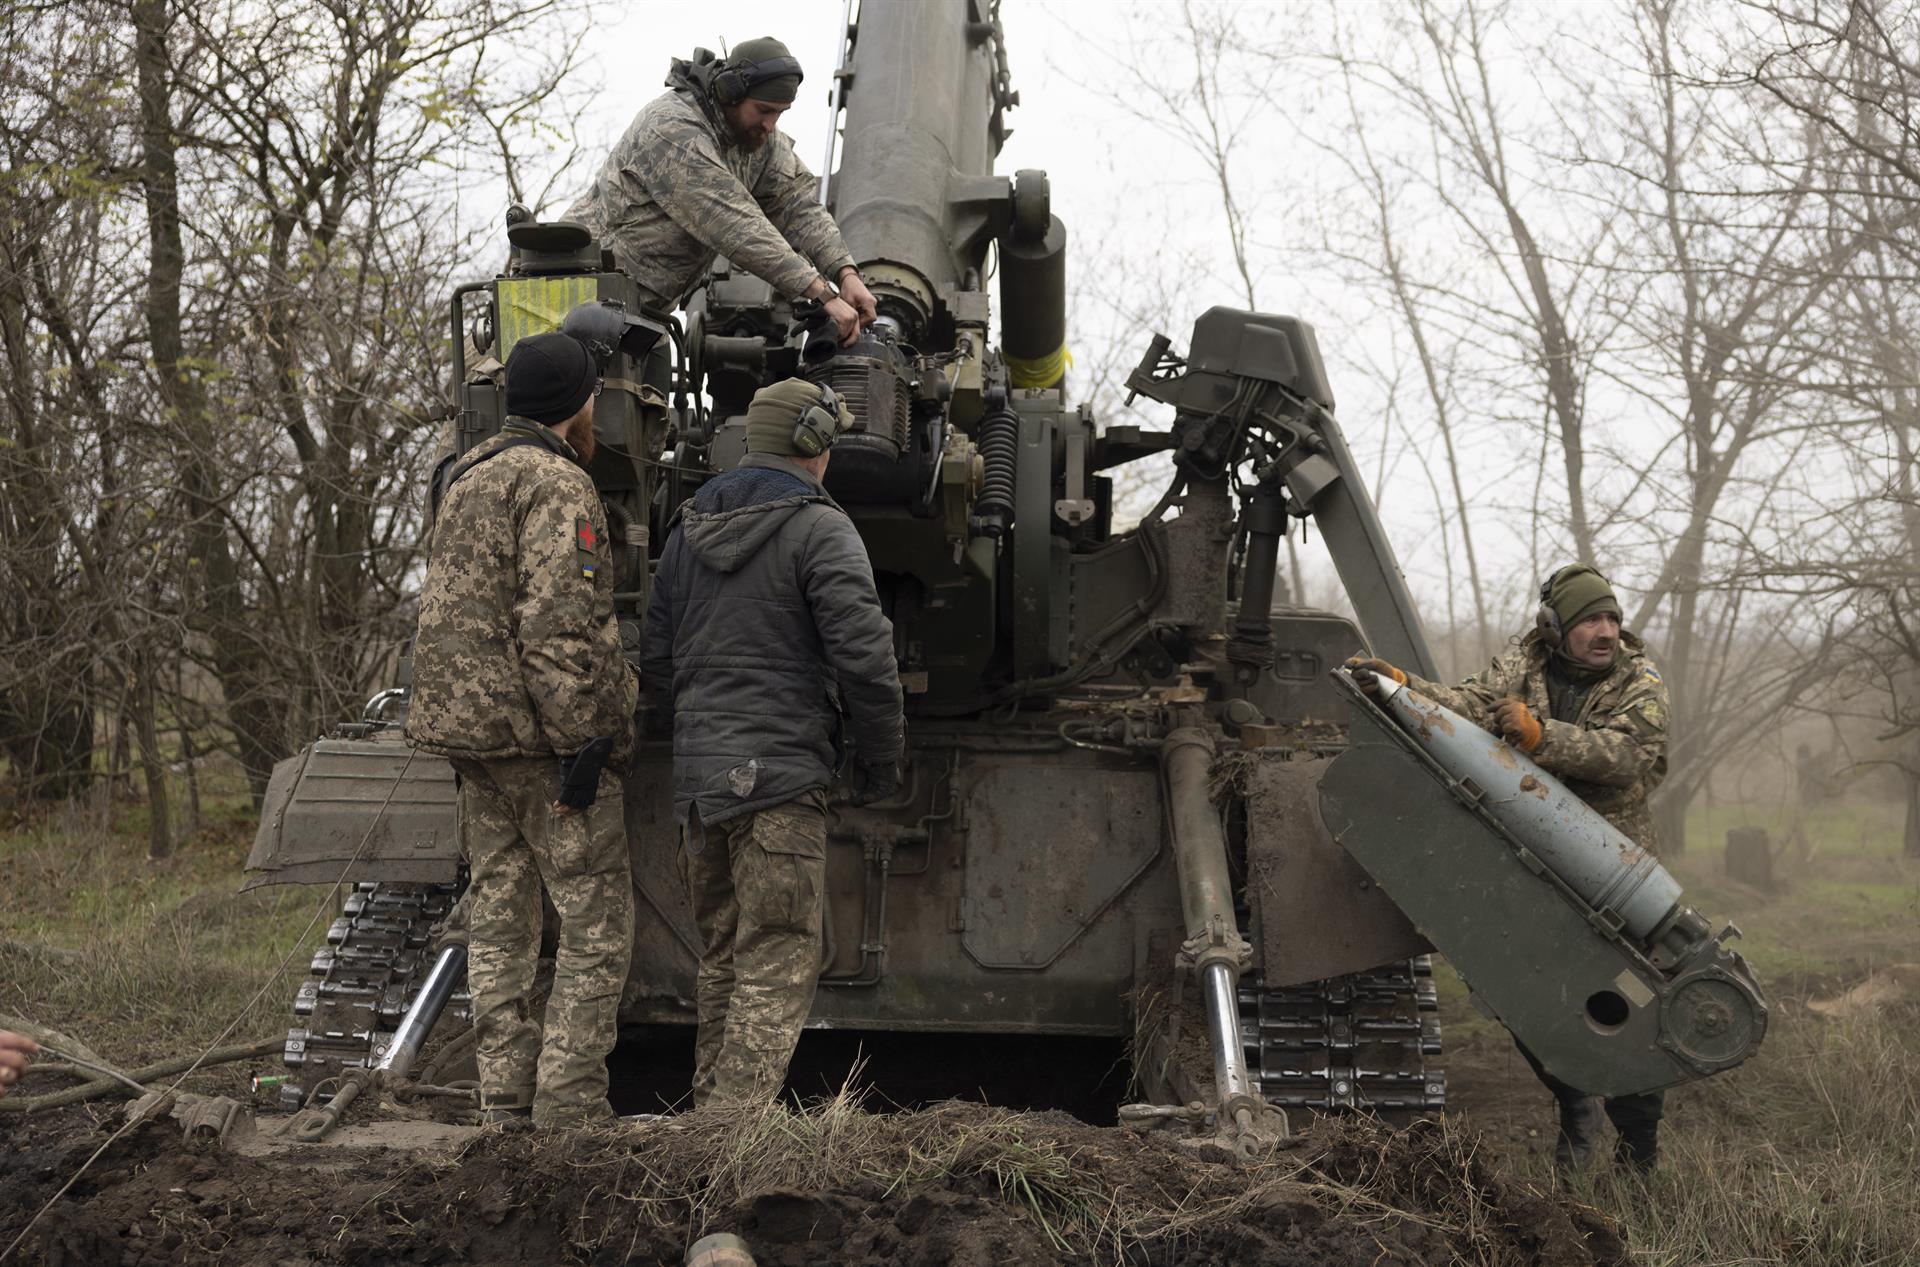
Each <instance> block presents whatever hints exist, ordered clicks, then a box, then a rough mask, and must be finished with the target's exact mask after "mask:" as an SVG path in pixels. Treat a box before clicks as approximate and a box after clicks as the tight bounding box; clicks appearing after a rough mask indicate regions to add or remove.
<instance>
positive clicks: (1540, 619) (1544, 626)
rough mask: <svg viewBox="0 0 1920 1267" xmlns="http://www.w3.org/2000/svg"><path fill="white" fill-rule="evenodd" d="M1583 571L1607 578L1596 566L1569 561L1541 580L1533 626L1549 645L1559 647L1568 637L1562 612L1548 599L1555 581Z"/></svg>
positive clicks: (1609, 582) (1541, 639) (1542, 639)
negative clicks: (1561, 616) (1562, 624)
mask: <svg viewBox="0 0 1920 1267" xmlns="http://www.w3.org/2000/svg"><path fill="white" fill-rule="evenodd" d="M1582 572H1592V573H1593V574H1594V575H1595V576H1598V577H1600V579H1601V580H1603V581H1605V580H1606V579H1607V578H1606V577H1605V576H1602V575H1601V573H1600V572H1599V570H1598V569H1596V568H1590V567H1588V566H1587V565H1586V564H1584V563H1569V564H1567V565H1566V566H1565V567H1558V568H1555V569H1554V570H1553V571H1552V572H1550V573H1549V574H1548V575H1547V579H1546V580H1544V581H1542V582H1540V610H1539V611H1537V612H1535V613H1534V616H1533V627H1534V628H1535V629H1537V630H1539V631H1540V641H1542V642H1544V643H1546V644H1547V645H1548V646H1549V647H1558V646H1559V645H1560V640H1561V639H1562V638H1564V637H1566V633H1567V631H1566V630H1565V629H1563V628H1561V625H1560V613H1559V612H1557V611H1555V610H1554V609H1553V604H1552V603H1551V602H1549V601H1548V600H1549V598H1550V597H1551V596H1552V594H1553V583H1554V582H1555V581H1558V580H1559V579H1560V578H1561V577H1562V576H1577V575H1579V574H1580V573H1582ZM1607 583H1608V585H1609V586H1611V585H1612V582H1611V581H1608V582H1607Z"/></svg>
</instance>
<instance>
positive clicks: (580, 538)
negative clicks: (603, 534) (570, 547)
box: [573, 515, 600, 580]
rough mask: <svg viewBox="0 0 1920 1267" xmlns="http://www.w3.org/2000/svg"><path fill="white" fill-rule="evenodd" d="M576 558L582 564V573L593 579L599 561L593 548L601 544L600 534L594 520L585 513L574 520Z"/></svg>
mask: <svg viewBox="0 0 1920 1267" xmlns="http://www.w3.org/2000/svg"><path fill="white" fill-rule="evenodd" d="M573 544H574V558H575V559H576V560H578V562H579V564H580V575H582V576H584V577H586V578H587V579H588V580H592V579H593V573H594V568H595V566H596V564H597V563H598V562H599V560H597V559H596V558H595V557H594V553H593V548H594V547H595V546H597V545H599V544H600V534H599V533H597V532H595V531H594V530H593V521H592V520H591V519H588V518H587V517H586V516H585V515H580V516H578V517H576V518H575V519H574V521H573Z"/></svg>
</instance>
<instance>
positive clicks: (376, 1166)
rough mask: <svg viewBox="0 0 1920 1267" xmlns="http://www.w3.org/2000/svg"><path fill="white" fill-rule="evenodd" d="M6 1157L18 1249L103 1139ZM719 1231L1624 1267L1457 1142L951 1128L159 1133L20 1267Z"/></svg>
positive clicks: (1093, 1250) (1600, 1243) (781, 1247)
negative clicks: (206, 1141)
mask: <svg viewBox="0 0 1920 1267" xmlns="http://www.w3.org/2000/svg"><path fill="white" fill-rule="evenodd" d="M12 1133H13V1135H14V1139H12V1140H10V1141H9V1143H10V1144H11V1145H14V1146H13V1147H10V1148H9V1149H8V1150H7V1155H6V1158H5V1160H4V1161H0V1191H4V1192H6V1194H7V1197H6V1200H5V1203H4V1206H5V1208H4V1212H0V1237H3V1238H4V1239H0V1244H4V1243H5V1242H6V1241H11V1240H12V1238H13V1236H14V1235H15V1234H16V1233H17V1232H18V1231H19V1229H20V1227H21V1226H22V1225H23V1224H24V1223H25V1221H26V1219H27V1218H28V1217H29V1216H30V1214H31V1213H32V1211H33V1210H35V1209H37V1208H38V1207H39V1206H40V1204H41V1203H42V1202H43V1201H44V1200H45V1199H46V1197H47V1196H49V1195H50V1194H51V1193H52V1191H53V1190H54V1189H55V1188H56V1187H57V1186H58V1184H59V1183H60V1182H61V1181H63V1180H64V1179H65V1178H66V1177H67V1175H68V1174H70V1173H71V1172H72V1170H73V1169H74V1168H75V1167H76V1166H77V1165H78V1164H79V1162H80V1161H81V1160H83V1159H84V1158H85V1157H86V1155H87V1154H88V1153H90V1152H91V1151H92V1150H93V1148H95V1147H97V1146H98V1144H99V1142H100V1140H101V1139H103V1138H104V1131H103V1130H102V1129H101V1128H96V1127H94V1126H92V1125H91V1123H90V1121H89V1119H87V1118H86V1117H84V1116H82V1115H69V1116H67V1117H65V1118H64V1119H61V1120H53V1121H47V1122H34V1123H31V1124H28V1123H22V1124H19V1125H17V1126H14V1127H13V1128H12ZM336 1160H337V1158H336ZM710 1230H728V1231H734V1232H738V1233H740V1234H741V1235H743V1236H745V1237H746V1238H747V1239H748V1241H749V1242H750V1243H751V1244H752V1245H753V1246H754V1249H755V1252H756V1254H757V1255H758V1260H759V1263H760V1264H761V1267H786V1265H789V1264H792V1265H798V1264H815V1263H851V1264H860V1265H862V1267H867V1265H873V1267H878V1265H880V1264H902V1265H907V1264H912V1265H914V1267H921V1265H926V1267H932V1265H935V1264H951V1265H953V1267H974V1265H976V1264H978V1265H980V1267H985V1265H986V1264H1014V1265H1016V1267H1030V1265H1035V1264H1046V1263H1056V1262H1068V1263H1079V1262H1115V1261H1123V1262H1128V1263H1140V1264H1162V1263H1165V1264H1173V1263H1180V1264H1196V1265H1197V1264H1215V1263H1217V1264H1236V1265H1241V1264H1271V1265H1275V1267H1279V1265H1289V1267H1291V1265H1294V1264H1300V1265H1305V1264H1315V1265H1322V1264H1324V1265H1329V1267H1349V1265H1351V1267H1362V1265H1367V1267H1387V1265H1389V1264H1409V1265H1410V1264H1426V1263H1446V1262H1451V1261H1457V1260H1459V1259H1465V1260H1467V1261H1480V1262H1487V1263H1514V1264H1519V1263H1536V1264H1545V1265H1547V1267H1575V1265H1579V1267H1586V1265H1588V1264H1621V1265H1622V1267H1624V1264H1625V1263H1626V1261H1627V1258H1626V1254H1625V1249H1624V1246H1623V1244H1622V1242H1621V1240H1620V1238H1619V1236H1618V1234H1617V1232H1616V1231H1615V1230H1614V1229H1613V1228H1612V1226H1611V1224H1610V1223H1609V1222H1608V1221H1607V1220H1605V1219H1604V1217H1603V1216H1601V1215H1599V1214H1598V1213H1596V1212H1595V1211H1593V1210H1591V1209H1590V1208H1588V1207H1585V1206H1579V1205H1576V1204H1573V1203H1570V1202H1567V1201H1565V1200H1563V1199H1561V1198H1559V1197H1557V1196H1553V1195H1550V1194H1543V1193H1541V1192H1538V1191H1536V1190H1534V1189H1531V1188H1529V1187H1526V1186H1524V1185H1520V1184H1517V1183H1515V1182H1513V1181H1512V1180H1509V1179H1505V1178H1501V1177H1496V1176H1495V1175H1494V1174H1493V1173H1492V1171H1491V1168H1490V1167H1488V1166H1487V1165H1486V1164H1484V1162H1483V1161H1482V1160H1481V1159H1480V1158H1479V1156H1478V1155H1477V1152H1476V1143H1475V1141H1474V1140H1473V1139H1472V1137H1470V1136H1467V1135H1465V1134H1463V1133H1462V1132H1460V1131H1459V1130H1458V1129H1457V1128H1453V1127H1443V1126H1440V1125H1438V1124H1433V1123H1428V1124H1423V1125H1420V1126H1417V1127H1415V1128H1413V1129H1411V1130H1408V1131H1403V1132H1399V1133H1393V1134H1389V1133H1387V1132H1383V1131H1381V1130H1379V1129H1378V1128H1376V1127H1373V1126H1371V1125H1369V1124H1367V1123H1364V1122H1356V1121H1339V1122H1320V1123H1318V1124H1316V1125H1315V1126H1314V1127H1313V1128H1312V1129H1311V1130H1310V1131H1309V1132H1307V1133H1306V1135H1305V1136H1304V1138H1302V1139H1300V1140H1299V1141H1297V1143H1296V1145H1295V1146H1294V1147H1291V1148H1289V1149H1287V1150H1285V1151H1282V1152H1279V1153H1277V1154H1275V1155H1274V1157H1273V1158H1272V1159H1271V1160H1269V1161H1267V1162H1265V1163H1262V1164H1260V1165H1257V1166H1253V1167H1249V1168H1236V1167H1232V1166H1228V1165H1224V1164H1221V1163H1218V1162H1213V1161H1208V1160H1205V1159H1202V1158H1199V1157H1196V1156H1194V1155H1192V1153H1191V1152H1190V1151H1189V1150H1186V1149H1183V1148H1181V1147H1179V1146H1177V1145H1175V1144H1174V1143H1172V1142H1171V1141H1170V1140H1168V1139H1165V1138H1163V1137H1158V1136H1155V1137H1142V1136H1136V1135H1133V1134H1130V1133H1128V1132H1125V1131H1121V1130H1117V1129H1112V1128H1096V1127H1088V1126H1085V1125H1083V1124H1081V1123H1079V1122H1077V1121H1075V1120H1073V1119H1071V1118H1068V1117H1066V1116H1064V1115H1061V1114H1053V1113H1049V1114H1010V1113H1006V1112H1004V1111H1001V1110H995V1109H988V1108H982V1107H979V1106H972V1105H958V1104H948V1105H941V1106H937V1107H935V1108H933V1109H929V1110H926V1111H923V1112H919V1113H909V1114H900V1115H896V1116H892V1117H880V1116H869V1115H866V1114H862V1113H858V1112H854V1111H850V1110H844V1109H842V1110H828V1111H826V1113H825V1114H812V1115H805V1116H801V1115H792V1114H769V1115H760V1116H758V1117H756V1118H754V1119H753V1120H750V1121H746V1122H742V1121H739V1120H729V1119H725V1118H720V1117H711V1116H707V1115H695V1116H691V1117H687V1118H682V1119H679V1120H678V1121H676V1122H674V1123H672V1124H670V1125H668V1124H654V1125H648V1126H630V1127H620V1128H609V1129H605V1130H599V1131H592V1132H573V1133H568V1134H539V1133H536V1134H530V1135H506V1134H501V1133H499V1132H498V1131H485V1132H478V1133H476V1134H475V1135H474V1136H473V1137H472V1138H471V1140H470V1141H469V1142H467V1143H466V1144H465V1145H464V1146H463V1147H461V1148H459V1149H458V1150H456V1151H455V1152H454V1153H453V1154H451V1155H448V1156H444V1157H442V1158H439V1159H433V1160H424V1159H422V1158H421V1157H420V1156H416V1155H407V1154H402V1153H395V1152H385V1153H375V1154H371V1155H366V1156H364V1157H363V1158H362V1159H361V1160H360V1162H359V1163H358V1164H357V1165H356V1166H354V1167H352V1168H350V1169H347V1170H339V1169H327V1170H307V1169H300V1168H294V1167H290V1166H288V1165H286V1164H283V1163H280V1162H276V1161H274V1160H271V1159H260V1158H255V1157H249V1156H242V1155H237V1154H235V1153H233V1152H227V1151H221V1150H219V1149H218V1148H215V1147H213V1146H211V1145H197V1144H196V1145H189V1144H186V1143H183V1142H182V1140H181V1138H180V1136H179V1134H178V1131H177V1129H176V1128H175V1127H174V1126H173V1125H172V1124H171V1123H166V1124H161V1125H155V1126H147V1127H142V1128H139V1129H137V1130H135V1131H133V1132H130V1133H129V1134H128V1135H127V1136H126V1137H125V1138H123V1139H122V1140H121V1141H119V1142H118V1143H116V1144H115V1145H114V1147H113V1148H112V1149H110V1150H109V1151H108V1152H107V1154H106V1155H105V1156H104V1157H102V1158H101V1160H100V1161H99V1162H97V1163H95V1166H94V1168H93V1170H92V1171H90V1172H89V1174H88V1175H87V1177H86V1178H85V1179H83V1180H82V1182H81V1184H80V1185H78V1186H77V1187H76V1188H75V1189H74V1191H73V1192H72V1193H70V1194H69V1196H68V1197H67V1198H66V1199H64V1200H63V1201H62V1202H61V1203H60V1204H59V1205H58V1206H57V1207H56V1208H55V1209H54V1210H53V1211H52V1212H50V1213H49V1214H48V1216H47V1217H46V1218H45V1219H43V1220H42V1222H41V1224H40V1226H38V1227H36V1228H35V1229H34V1231H33V1233H32V1234H31V1236H30V1238H29V1240H28V1242H27V1243H26V1244H25V1245H23V1247H22V1250H21V1254H20V1257H19V1259H18V1261H22V1262H44V1263H49V1264H86V1265H87V1267H115V1265H117V1264H127V1265H133V1264H161V1263H168V1264H171V1263H177V1262H183V1261H192V1262H208V1263H228V1264H256V1263H258V1264H266V1263H282V1262H288V1261H295V1262H299V1261H317V1262H341V1263H387V1262H394V1263H452V1262H462V1263H502V1264H504V1263H547V1262H555V1263H558V1262H566V1263H663V1264H678V1263H679V1262H680V1261H681V1259H682V1255H683V1254H684V1250H685V1246H686V1245H687V1244H688V1243H689V1242H690V1241H691V1240H692V1239H694V1238H695V1237H696V1236H698V1235H700V1234H702V1233H704V1232H706V1231H710Z"/></svg>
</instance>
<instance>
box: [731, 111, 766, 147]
mask: <svg viewBox="0 0 1920 1267" xmlns="http://www.w3.org/2000/svg"><path fill="white" fill-rule="evenodd" d="M723 117H724V118H725V119H726V123H727V132H728V134H729V135H731V136H732V138H733V143H734V144H735V145H737V146H739V147H740V148H741V149H743V150H745V151H747V152H748V153H749V154H751V153H753V152H754V151H755V150H758V149H760V148H761V147H762V146H764V145H765V144H766V143H767V137H768V135H769V134H768V133H766V132H763V131H761V130H760V129H759V128H749V127H747V126H746V125H744V124H743V123H741V121H740V107H738V106H732V107H729V108H728V109H727V110H725V111H724V112H723Z"/></svg>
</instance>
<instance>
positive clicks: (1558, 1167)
mask: <svg viewBox="0 0 1920 1267" xmlns="http://www.w3.org/2000/svg"><path fill="white" fill-rule="evenodd" d="M1604 1121H1606V1111H1605V1109H1603V1108H1602V1107H1601V1102H1600V1097H1599V1096H1597V1095H1573V1096H1567V1097H1565V1098H1563V1099H1562V1100H1561V1101H1560V1136H1559V1138H1558V1139H1556V1140H1554V1142H1553V1173H1554V1175H1555V1176H1556V1177H1558V1178H1559V1179H1560V1181H1561V1182H1562V1183H1565V1182H1566V1181H1568V1180H1570V1179H1571V1178H1572V1177H1573V1176H1574V1175H1576V1174H1579V1173H1580V1172H1581V1171H1583V1170H1585V1169H1586V1168H1587V1163H1589V1162H1591V1161H1592V1160H1593V1150H1594V1148H1595V1146H1596V1145H1598V1144H1599V1142H1600V1124H1601V1123H1602V1122H1604Z"/></svg>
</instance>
